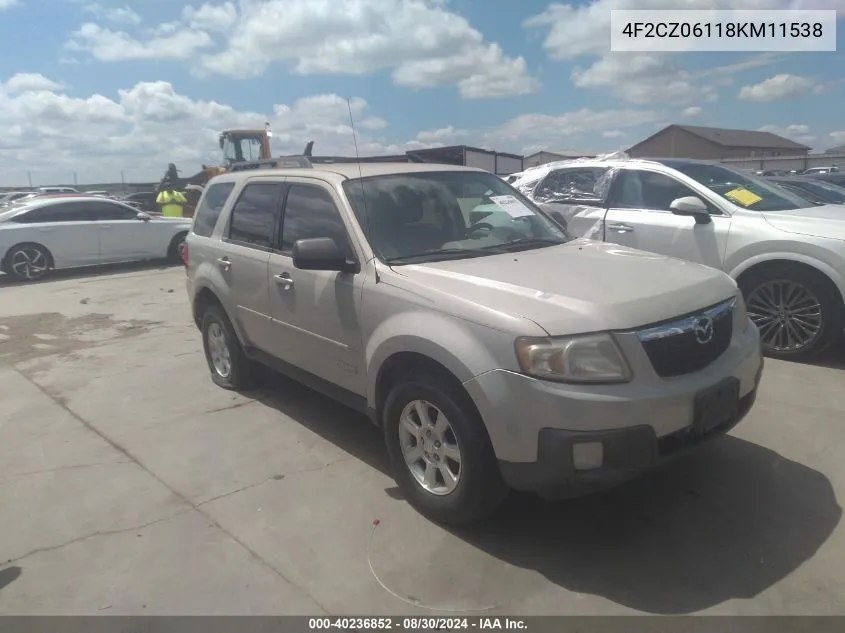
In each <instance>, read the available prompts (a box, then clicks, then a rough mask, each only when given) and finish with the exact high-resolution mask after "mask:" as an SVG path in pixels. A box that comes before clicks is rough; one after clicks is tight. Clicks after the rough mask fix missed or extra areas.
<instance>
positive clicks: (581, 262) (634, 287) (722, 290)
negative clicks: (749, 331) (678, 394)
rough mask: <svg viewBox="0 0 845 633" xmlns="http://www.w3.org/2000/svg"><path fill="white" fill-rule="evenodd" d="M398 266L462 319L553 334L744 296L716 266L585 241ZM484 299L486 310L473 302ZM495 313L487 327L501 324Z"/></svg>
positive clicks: (628, 324)
mask: <svg viewBox="0 0 845 633" xmlns="http://www.w3.org/2000/svg"><path fill="white" fill-rule="evenodd" d="M393 270H394V272H396V273H397V274H398V275H399V276H400V277H405V278H406V279H407V281H408V282H411V283H412V284H415V285H416V284H418V285H419V287H420V290H419V292H421V293H424V294H425V295H427V296H428V297H431V293H432V290H433V291H434V292H435V293H436V294H437V297H436V298H434V301H435V302H436V303H437V304H438V305H439V307H440V309H443V310H446V311H448V312H450V313H452V314H455V315H456V316H459V317H462V318H467V319H470V320H475V321H478V319H477V318H474V316H475V315H478V314H482V313H484V312H486V313H487V314H488V315H489V313H490V312H491V311H492V312H494V313H500V314H503V315H507V316H508V317H510V318H511V319H512V317H514V316H516V317H523V318H525V319H529V320H530V321H533V322H534V323H536V324H537V325H539V326H540V327H542V328H543V329H545V330H546V332H548V333H549V334H552V335H565V334H578V333H584V332H595V331H600V330H625V329H631V328H636V327H640V326H643V325H649V324H652V323H656V322H659V321H664V320H667V319H671V318H674V317H676V316H680V315H683V314H688V313H690V312H694V311H696V310H699V309H701V308H704V307H707V306H710V305H713V304H715V303H718V302H719V301H722V300H724V299H728V298H730V297H732V296H734V295H735V293H736V284H735V283H734V281H733V280H732V279H731V278H730V277H728V276H727V275H726V274H724V273H722V272H720V271H718V270H716V269H713V268H707V267H705V266H702V265H700V264H694V263H692V262H687V261H682V260H679V259H672V258H669V257H664V256H662V255H655V254H653V253H646V252H644V251H637V250H633V249H630V248H625V247H622V246H617V245H614V244H606V243H602V242H595V241H592V240H583V239H579V240H574V241H572V242H569V243H567V244H562V245H560V246H552V247H548V248H539V249H536V250H532V251H523V252H519V253H507V254H501V255H491V256H489V257H477V258H472V259H465V260H458V261H448V262H435V263H431V264H420V265H408V266H397V267H394V268H393ZM394 283H396V285H403V284H401V282H400V281H398V280H397V281H396V282H394ZM423 288H424V289H425V290H423ZM405 289H406V290H409V291H411V292H414V291H415V289H414V288H412V287H405ZM478 304H480V305H481V306H483V307H484V308H486V310H485V311H479V310H475V309H474V308H473V307H472V306H473V305H478ZM491 318H492V317H490V316H488V317H487V318H486V319H485V320H486V321H488V322H486V323H485V325H490V326H491V327H496V325H495V324H494V323H492V322H489V321H490V319H491ZM503 321H504V319H503Z"/></svg>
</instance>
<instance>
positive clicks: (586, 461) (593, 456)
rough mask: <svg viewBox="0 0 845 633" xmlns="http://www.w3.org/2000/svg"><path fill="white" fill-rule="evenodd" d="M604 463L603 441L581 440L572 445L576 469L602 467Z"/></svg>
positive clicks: (573, 461) (573, 463)
mask: <svg viewBox="0 0 845 633" xmlns="http://www.w3.org/2000/svg"><path fill="white" fill-rule="evenodd" d="M602 463H604V445H603V444H602V443H601V442H581V443H579V444H575V445H573V447H572V465H573V466H575V470H592V469H594V468H601V465H602Z"/></svg>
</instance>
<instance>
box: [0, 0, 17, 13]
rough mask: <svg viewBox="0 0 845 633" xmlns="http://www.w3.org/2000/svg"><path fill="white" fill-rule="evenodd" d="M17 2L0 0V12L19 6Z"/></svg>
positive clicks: (14, 0)
mask: <svg viewBox="0 0 845 633" xmlns="http://www.w3.org/2000/svg"><path fill="white" fill-rule="evenodd" d="M19 4H20V3H19V1H18V0H0V11H5V10H6V9H11V8H12V7H14V6H17V5H19Z"/></svg>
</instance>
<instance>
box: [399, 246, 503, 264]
mask: <svg viewBox="0 0 845 633" xmlns="http://www.w3.org/2000/svg"><path fill="white" fill-rule="evenodd" d="M483 255H490V251H488V250H484V249H480V248H432V249H429V250H427V251H422V252H421V253H413V254H412V255H399V256H397V257H390V258H388V259H385V260H384V261H385V263H387V264H410V263H413V262H414V261H415V260H425V261H432V262H435V261H441V260H444V259H457V258H460V257H480V256H483Z"/></svg>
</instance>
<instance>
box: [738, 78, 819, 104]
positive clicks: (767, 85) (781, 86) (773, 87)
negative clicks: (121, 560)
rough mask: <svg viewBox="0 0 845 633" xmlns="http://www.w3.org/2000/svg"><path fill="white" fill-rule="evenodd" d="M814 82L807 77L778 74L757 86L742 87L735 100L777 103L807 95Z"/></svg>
mask: <svg viewBox="0 0 845 633" xmlns="http://www.w3.org/2000/svg"><path fill="white" fill-rule="evenodd" d="M814 84H815V81H814V80H812V79H810V78H809V77H799V76H798V75H788V74H780V75H775V76H774V77H769V78H768V79H766V80H764V81H761V82H760V83H758V84H752V85H749V86H743V87H742V89H741V90H740V91H739V94H738V95H737V98H739V99H741V100H743V101H757V102H766V101H779V100H781V99H788V98H789V97H795V96H798V95H800V94H807V93H808V92H809V90H810V89H811V88H812V87H813V85H814Z"/></svg>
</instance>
